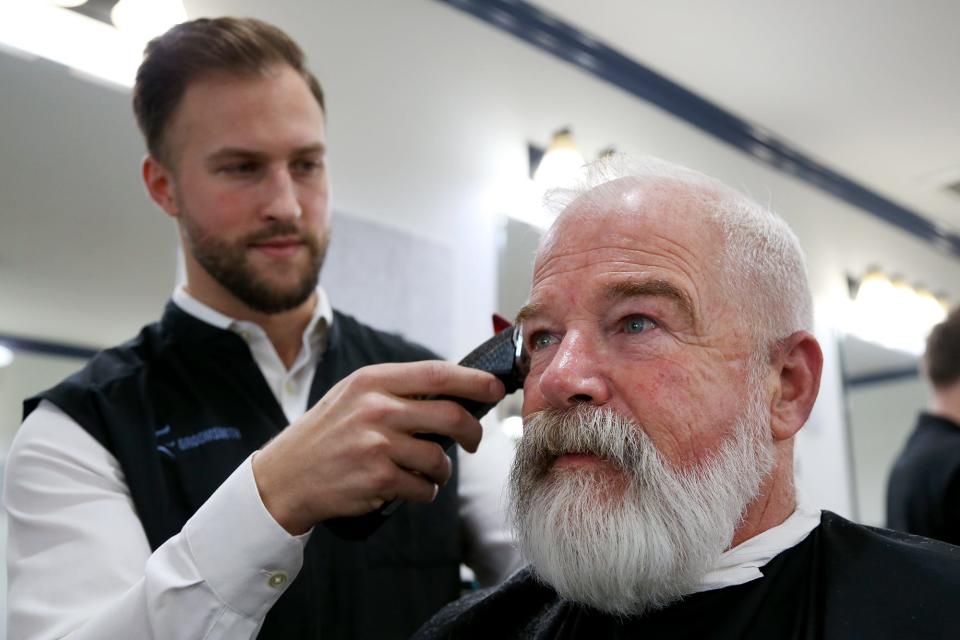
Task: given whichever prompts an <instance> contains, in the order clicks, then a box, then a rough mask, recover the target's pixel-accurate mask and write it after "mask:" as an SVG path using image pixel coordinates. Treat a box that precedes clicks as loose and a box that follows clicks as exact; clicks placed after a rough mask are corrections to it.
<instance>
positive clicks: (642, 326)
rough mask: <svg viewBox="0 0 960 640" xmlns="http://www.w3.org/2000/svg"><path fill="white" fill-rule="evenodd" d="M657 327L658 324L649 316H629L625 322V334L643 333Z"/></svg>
mask: <svg viewBox="0 0 960 640" xmlns="http://www.w3.org/2000/svg"><path fill="white" fill-rule="evenodd" d="M655 326H657V323H656V322H654V321H653V320H651V319H650V318H648V317H647V316H629V317H628V318H626V319H625V320H624V321H623V332H624V333H643V332H644V331H649V330H650V329H653V328H654V327H655Z"/></svg>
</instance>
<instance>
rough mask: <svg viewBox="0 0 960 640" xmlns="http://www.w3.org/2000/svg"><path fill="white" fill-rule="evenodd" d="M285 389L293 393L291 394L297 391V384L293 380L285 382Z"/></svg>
mask: <svg viewBox="0 0 960 640" xmlns="http://www.w3.org/2000/svg"><path fill="white" fill-rule="evenodd" d="M283 390H284V391H286V392H287V393H291V394H292V393H294V392H296V390H297V387H296V385H294V384H293V383H292V382H285V383H284V384H283Z"/></svg>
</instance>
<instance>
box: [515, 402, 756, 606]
mask: <svg viewBox="0 0 960 640" xmlns="http://www.w3.org/2000/svg"><path fill="white" fill-rule="evenodd" d="M752 395H754V396H755V397H752V398H750V399H749V401H748V403H747V404H748V406H747V407H746V408H745V409H744V412H743V414H742V415H741V416H740V418H739V419H738V420H737V422H736V428H735V433H734V434H733V435H732V436H731V437H730V438H728V439H727V441H726V442H724V444H723V445H722V446H721V448H720V450H719V451H718V452H717V453H716V454H715V455H714V456H712V457H711V458H710V459H708V460H707V461H705V462H704V463H702V464H700V465H698V466H697V467H695V468H693V469H691V470H688V471H677V470H675V469H674V468H672V467H671V466H670V465H669V464H667V463H666V462H665V461H664V460H663V458H662V457H661V456H660V453H659V452H658V451H657V449H656V447H655V446H654V445H653V443H652V442H651V441H650V438H649V437H648V436H647V435H646V434H645V433H644V432H643V429H642V427H640V426H639V425H637V424H636V423H633V422H632V421H630V420H628V419H625V418H623V417H621V416H618V415H616V414H614V413H613V412H612V411H610V410H609V409H600V408H596V407H589V406H580V407H575V408H573V409H570V410H565V411H559V410H546V411H541V412H538V413H535V414H533V415H531V416H529V417H528V418H527V420H526V421H525V422H526V423H525V425H524V433H523V439H522V440H521V441H520V443H519V446H518V449H517V456H516V459H515V461H514V466H513V471H512V473H511V477H510V493H511V498H512V506H513V517H514V523H515V526H516V528H517V531H518V534H519V540H520V549H521V551H522V553H523V554H524V556H525V557H526V558H527V560H529V561H530V563H531V564H532V565H533V570H534V572H535V574H536V575H537V577H538V578H539V579H540V580H542V581H543V582H545V583H547V584H549V585H550V586H552V587H553V588H554V589H555V590H556V591H557V593H559V594H560V596H561V597H563V598H565V599H569V600H573V601H576V602H581V603H584V604H587V605H590V606H592V607H595V608H597V609H600V610H602V611H607V612H610V613H613V614H617V615H635V614H639V613H642V612H644V611H647V610H650V609H656V608H661V607H664V606H666V605H667V604H669V603H671V602H673V601H676V600H677V599H679V598H680V597H681V596H683V595H684V594H688V593H691V592H692V591H693V588H694V587H695V586H696V585H697V583H698V582H699V581H700V579H701V578H702V577H703V576H704V575H705V574H706V573H708V572H709V571H710V570H712V569H713V566H714V564H715V563H716V560H717V558H718V557H719V555H720V554H721V553H722V552H723V551H725V550H726V549H727V548H728V547H729V545H730V542H731V541H732V540H733V534H734V530H735V529H736V527H737V525H738V524H739V523H740V521H741V519H742V517H743V514H744V511H745V509H746V507H747V505H748V504H749V503H750V502H751V501H753V499H754V498H755V497H756V496H757V494H758V492H759V486H760V483H761V481H762V480H763V478H764V476H766V474H767V473H769V471H770V469H771V467H772V466H773V448H772V441H771V437H770V433H769V430H768V425H769V422H768V420H769V413H767V412H765V411H764V406H763V402H762V397H761V395H760V394H759V393H754V394H752ZM570 452H580V453H591V454H594V455H597V456H599V457H601V458H604V459H606V460H607V461H609V462H611V463H613V464H614V465H615V466H616V467H617V468H619V469H622V470H624V473H623V478H622V479H620V480H619V481H618V479H617V478H616V477H615V476H614V475H613V474H611V473H610V472H609V470H606V472H604V471H605V470H604V469H598V470H596V471H593V470H587V469H584V468H577V469H572V470H569V469H561V470H559V471H558V470H552V471H551V468H550V467H551V464H552V462H553V460H554V459H555V458H556V456H558V455H561V454H564V453H570ZM616 475H619V474H616Z"/></svg>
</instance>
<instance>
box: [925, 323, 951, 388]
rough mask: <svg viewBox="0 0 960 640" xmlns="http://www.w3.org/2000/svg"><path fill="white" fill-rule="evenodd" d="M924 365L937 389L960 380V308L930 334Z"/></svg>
mask: <svg viewBox="0 0 960 640" xmlns="http://www.w3.org/2000/svg"><path fill="white" fill-rule="evenodd" d="M923 364H924V370H925V371H926V374H927V377H928V378H930V382H931V383H932V384H933V386H934V387H935V388H941V387H946V386H948V385H951V384H953V383H954V382H956V381H957V380H960V307H957V308H956V309H954V310H953V311H951V312H950V314H949V315H948V316H947V319H946V320H944V321H943V322H941V323H940V324H938V325H937V326H935V327H934V328H933V330H932V331H931V332H930V335H929V336H928V337H927V351H926V353H925V354H924V356H923Z"/></svg>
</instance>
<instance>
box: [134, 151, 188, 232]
mask: <svg viewBox="0 0 960 640" xmlns="http://www.w3.org/2000/svg"><path fill="white" fill-rule="evenodd" d="M141 174H142V175H143V184H144V185H145V186H146V187H147V193H149V194H150V198H151V199H152V200H153V201H154V202H156V203H157V206H158V207H160V208H161V209H163V210H164V211H165V212H166V213H167V215H169V216H171V217H173V218H176V217H177V216H179V215H180V209H179V208H178V207H177V197H176V184H175V182H174V180H173V173H172V172H171V171H170V170H169V169H168V168H167V167H165V166H164V165H162V164H161V163H160V161H159V160H157V159H156V158H154V157H153V156H152V155H148V156H147V157H146V158H144V159H143V166H142V167H141Z"/></svg>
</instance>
